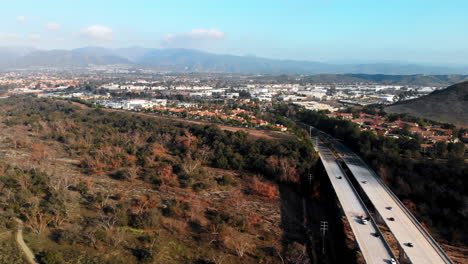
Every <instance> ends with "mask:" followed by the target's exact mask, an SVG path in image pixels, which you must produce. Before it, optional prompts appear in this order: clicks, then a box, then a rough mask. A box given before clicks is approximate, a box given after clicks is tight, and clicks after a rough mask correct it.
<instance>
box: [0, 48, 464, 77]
mask: <svg viewBox="0 0 468 264" xmlns="http://www.w3.org/2000/svg"><path fill="white" fill-rule="evenodd" d="M90 64H95V65H112V64H129V65H136V66H140V67H146V68H151V69H155V70H162V71H200V72H229V73H259V74H320V73H328V74H344V73H363V74H464V73H465V74H466V73H468V67H445V66H427V65H417V64H403V63H369V64H364V63H361V64H331V63H323V62H314V61H297V60H277V59H268V58H261V57H255V56H235V55H222V54H214V53H208V52H203V51H199V50H191V49H149V48H141V47H130V48H121V49H108V48H102V47H84V48H78V49H72V50H38V49H34V48H29V47H0V68H3V69H5V68H25V67H31V66H34V67H37V66H39V67H40V66H42V67H83V66H87V65H90Z"/></svg>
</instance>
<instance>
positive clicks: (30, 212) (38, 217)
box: [23, 199, 51, 234]
mask: <svg viewBox="0 0 468 264" xmlns="http://www.w3.org/2000/svg"><path fill="white" fill-rule="evenodd" d="M23 214H24V216H25V218H26V220H27V222H26V224H25V226H26V227H28V228H30V229H31V231H32V232H34V233H36V234H40V233H42V232H43V231H44V230H45V228H46V227H47V225H48V224H49V223H50V222H51V217H50V215H47V214H46V213H44V212H43V211H42V210H41V208H40V207H39V202H38V201H37V199H36V200H35V201H33V202H32V203H31V207H29V208H26V209H25V210H24V212H23Z"/></svg>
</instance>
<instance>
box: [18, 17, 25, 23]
mask: <svg viewBox="0 0 468 264" xmlns="http://www.w3.org/2000/svg"><path fill="white" fill-rule="evenodd" d="M16 21H17V22H18V23H24V22H26V17H24V16H19V17H17V18H16Z"/></svg>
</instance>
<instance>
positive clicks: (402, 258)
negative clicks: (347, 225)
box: [316, 131, 453, 264]
mask: <svg viewBox="0 0 468 264" xmlns="http://www.w3.org/2000/svg"><path fill="white" fill-rule="evenodd" d="M318 132H319V133H320V135H322V136H324V137H326V138H327V141H329V142H330V143H331V144H333V149H334V150H335V151H336V152H338V155H339V156H341V159H342V160H343V163H344V164H345V165H346V166H347V167H348V169H349V171H350V172H351V174H352V175H351V176H352V177H354V178H355V179H356V181H357V183H358V184H357V186H356V188H359V189H360V190H361V191H362V192H363V193H364V195H365V196H366V198H367V199H368V200H369V201H370V202H371V203H372V206H373V207H374V209H375V212H376V215H377V217H376V220H377V222H380V223H383V224H385V225H387V226H388V228H389V230H390V231H391V232H392V234H393V235H394V237H395V239H396V240H397V242H398V246H399V249H400V250H399V257H398V259H399V262H400V263H412V264H419V263H420V264H430V263H434V264H439V263H440V264H444V263H450V264H453V262H452V261H451V260H450V258H449V257H448V256H447V254H446V253H445V252H444V251H443V250H442V248H441V247H440V246H439V245H438V243H437V242H436V241H435V240H434V239H433V238H432V236H431V235H430V234H429V232H427V231H426V229H424V227H423V226H421V224H420V223H419V221H418V220H417V219H416V218H415V217H414V216H413V214H412V213H411V212H410V211H409V210H408V209H407V208H406V207H405V206H404V205H403V203H402V202H401V201H400V200H399V199H398V197H397V196H396V195H395V194H394V193H393V192H392V191H391V190H390V189H389V188H388V187H387V186H386V185H385V184H384V183H383V182H382V181H381V179H380V177H379V176H378V175H377V174H376V173H375V172H374V171H373V170H372V169H370V168H369V167H368V166H367V164H366V163H365V162H364V161H363V160H362V159H361V158H360V157H359V156H357V155H356V154H355V153H353V152H352V151H350V150H349V149H348V148H347V147H345V146H344V145H343V144H341V143H340V142H338V141H336V140H335V139H333V138H331V137H330V136H329V135H327V134H325V133H323V132H321V131H318ZM318 142H320V143H318ZM316 146H317V150H318V152H319V154H320V157H321V158H322V161H323V163H324V164H329V163H330V162H331V163H332V164H334V163H333V162H332V160H333V158H332V157H330V156H329V155H331V152H330V149H329V148H327V147H326V146H325V145H324V144H323V143H322V142H321V141H319V140H316ZM335 163H336V162H335ZM337 164H338V163H337ZM330 166H331V167H334V165H330ZM330 166H329V167H330ZM327 173H328V174H329V177H330V179H332V178H334V177H335V175H336V173H339V172H337V169H336V167H335V168H334V169H327ZM348 184H349V183H348ZM348 184H346V183H345V185H348ZM333 187H334V188H335V192H336V193H337V196H338V197H343V198H341V199H340V202H342V199H344V200H348V199H350V197H354V196H356V195H357V196H359V195H358V194H357V193H356V191H355V190H354V191H353V190H351V189H350V188H342V187H339V186H336V187H335V185H334V186H333ZM351 199H353V202H352V203H359V202H358V201H356V199H354V198H351ZM359 200H360V199H359ZM360 204H361V205H359V206H358V207H361V206H363V207H365V206H364V205H362V202H360ZM353 210H354V209H353ZM366 210H367V209H366ZM353 232H354V229H353ZM356 233H357V232H355V235H356ZM359 236H360V235H356V238H358V237H359ZM361 240H362V239H361ZM364 243H366V244H368V243H370V242H369V241H361V242H360V243H359V247H360V248H361V250H362V249H363V248H364V247H363V244H364ZM363 254H364V252H363ZM380 254H383V253H380ZM366 261H367V259H366ZM367 263H378V262H373V261H367Z"/></svg>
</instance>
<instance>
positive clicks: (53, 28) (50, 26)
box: [44, 23, 60, 31]
mask: <svg viewBox="0 0 468 264" xmlns="http://www.w3.org/2000/svg"><path fill="white" fill-rule="evenodd" d="M44 27H45V28H46V29H47V30H50V31H57V30H59V29H60V25H59V24H56V23H49V24H45V25H44Z"/></svg>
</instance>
